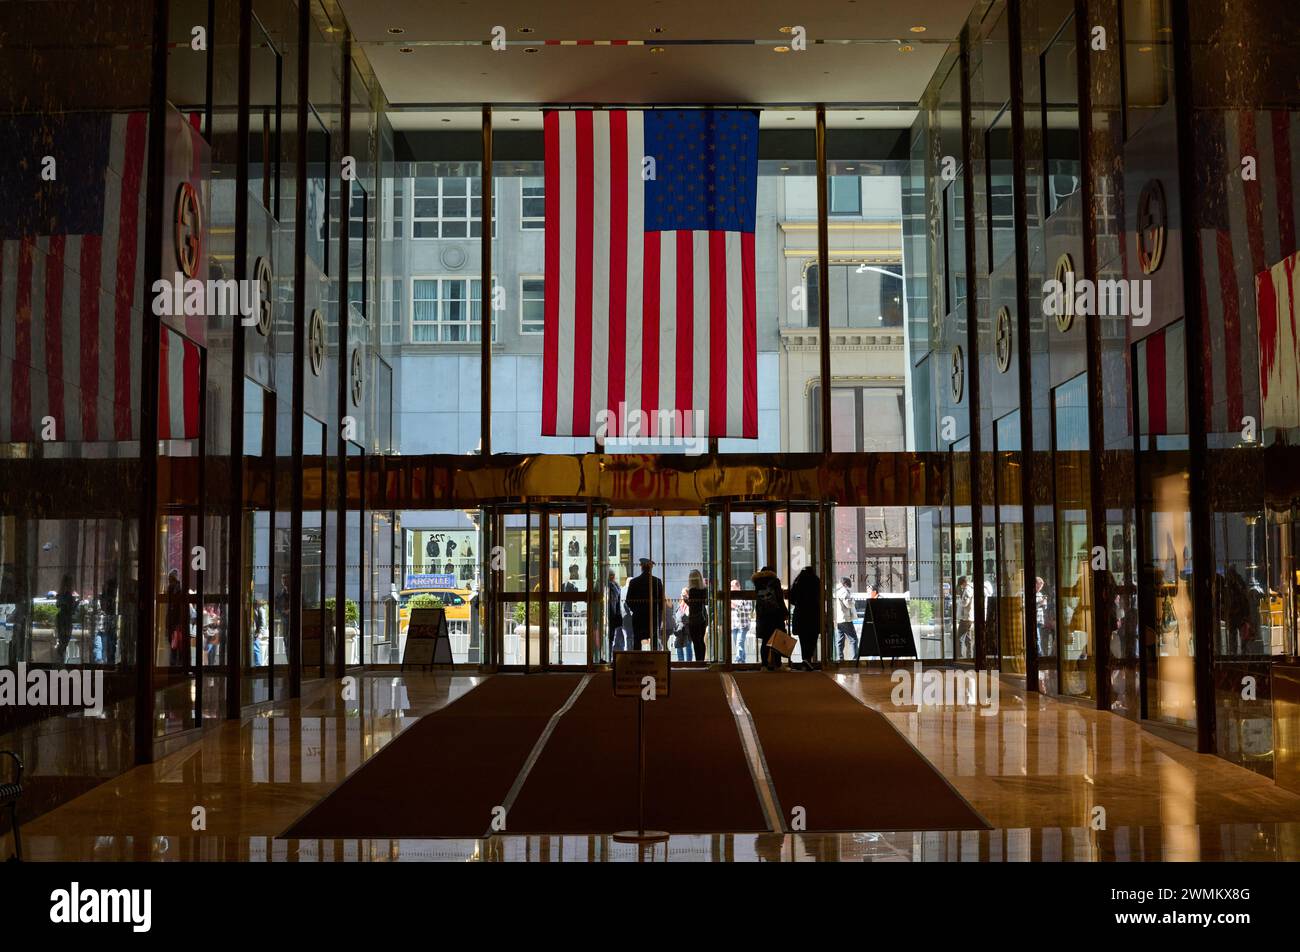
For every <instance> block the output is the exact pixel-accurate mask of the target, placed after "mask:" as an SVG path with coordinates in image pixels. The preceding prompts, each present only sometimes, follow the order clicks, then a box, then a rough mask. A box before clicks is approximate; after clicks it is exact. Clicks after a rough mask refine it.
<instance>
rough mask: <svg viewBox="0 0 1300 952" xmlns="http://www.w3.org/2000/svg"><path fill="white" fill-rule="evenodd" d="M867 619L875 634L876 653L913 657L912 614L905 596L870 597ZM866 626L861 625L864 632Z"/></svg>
mask: <svg viewBox="0 0 1300 952" xmlns="http://www.w3.org/2000/svg"><path fill="white" fill-rule="evenodd" d="M867 615H868V616H869V618H868V620H869V621H871V622H872V627H873V628H874V629H875V635H876V654H878V655H879V656H880V657H881V658H915V657H917V654H916V640H915V639H914V638H913V637H912V616H911V615H910V614H909V613H908V610H907V599H906V598H872V599H868V601H867ZM865 630H866V626H865V625H863V631H864V633H865Z"/></svg>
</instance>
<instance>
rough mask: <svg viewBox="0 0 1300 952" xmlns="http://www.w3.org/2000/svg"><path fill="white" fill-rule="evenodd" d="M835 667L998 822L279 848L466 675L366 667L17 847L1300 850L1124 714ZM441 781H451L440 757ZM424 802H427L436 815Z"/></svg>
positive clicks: (848, 855) (1197, 764) (1285, 812)
mask: <svg viewBox="0 0 1300 952" xmlns="http://www.w3.org/2000/svg"><path fill="white" fill-rule="evenodd" d="M823 676H825V675H820V674H801V673H793V672H787V673H782V674H779V675H773V677H790V678H796V677H823ZM832 676H833V677H835V678H836V680H837V681H838V682H839V683H840V684H841V685H842V686H843V687H844V688H845V689H846V690H848V691H850V692H851V693H852V694H854V695H855V696H856V697H858V698H859V699H861V700H862V701H863V702H864V703H866V704H868V705H870V706H872V707H875V708H877V709H879V710H881V711H882V712H884V713H885V714H886V715H887V716H888V717H889V719H890V720H891V722H892V723H893V724H894V725H895V726H896V727H897V728H898V729H899V730H900V731H901V732H902V733H903V734H904V735H905V736H906V737H907V738H908V739H909V740H910V741H911V742H912V743H913V744H914V745H915V746H916V747H917V749H918V750H919V751H920V752H921V753H922V754H923V755H924V756H925V757H927V758H928V759H929V760H930V761H931V762H932V763H933V764H934V765H935V766H936V767H937V768H938V769H939V770H940V771H941V772H942V773H943V774H944V776H945V777H946V778H947V779H948V781H949V782H950V783H951V784H952V785H953V786H954V787H955V788H956V789H957V790H958V791H959V792H960V793H961V794H962V795H963V796H965V797H966V798H967V800H969V801H970V803H971V805H972V806H974V807H975V809H977V810H978V811H979V812H980V813H981V814H983V815H984V816H985V817H986V818H988V820H989V822H990V823H991V824H992V825H993V826H994V829H993V830H991V831H971V832H946V833H943V832H941V833H913V832H907V831H863V832H860V833H851V834H816V835H806V834H799V833H770V834H757V835H755V834H745V835H713V836H700V835H693V836H678V837H673V838H672V839H671V840H670V841H669V842H668V843H667V844H659V845H657V846H655V847H653V848H651V847H645V848H638V847H637V846H635V845H628V844H622V843H614V842H613V840H612V839H611V838H610V837H605V836H563V837H561V836H510V835H504V834H503V835H499V836H496V837H493V838H491V839H487V840H384V839H374V840H324V841H321V840H282V839H276V836H277V835H278V834H279V833H280V832H282V831H283V830H285V829H287V828H288V827H289V826H290V825H291V824H292V823H293V821H294V820H296V819H297V818H298V817H299V816H301V815H302V814H303V813H305V812H306V811H307V810H308V809H309V808H310V807H311V806H312V805H313V804H314V803H315V802H316V801H318V800H319V799H320V798H322V797H324V796H325V795H326V794H328V793H329V792H330V791H331V790H332V789H333V788H334V787H335V786H337V785H338V784H339V783H340V782H341V781H342V780H343V779H344V778H346V777H347V776H348V775H349V774H350V773H351V772H352V771H354V770H356V769H357V768H358V767H359V766H360V765H361V764H363V763H364V762H365V761H366V760H367V759H368V758H370V757H372V756H374V754H375V753H376V752H377V751H378V750H380V749H381V748H382V747H383V746H384V745H385V744H387V743H388V742H389V741H390V740H392V739H393V737H394V736H396V734H397V733H399V732H400V731H401V730H402V729H404V728H405V727H407V726H409V725H410V724H411V723H413V722H414V721H415V720H416V719H418V718H419V717H420V716H422V715H423V714H427V713H429V712H431V711H435V710H437V709H439V708H440V707H443V706H445V705H447V704H449V703H451V702H452V701H454V700H455V699H456V698H458V697H459V696H461V695H462V694H463V693H464V692H466V691H468V690H472V689H473V688H474V687H475V686H476V685H477V684H479V683H481V681H482V678H481V677H472V676H461V675H455V676H452V675H402V676H398V677H394V676H391V675H388V674H374V675H366V676H363V677H361V678H358V679H357V681H356V685H357V689H356V694H357V699H356V700H343V699H342V698H341V696H340V694H341V691H340V685H338V684H337V683H335V684H333V685H330V684H324V685H322V687H321V689H320V690H319V691H317V692H316V693H315V694H314V695H313V696H311V697H308V698H304V699H303V700H301V701H298V702H293V703H289V704H286V705H284V706H282V707H279V708H277V709H275V710H273V711H271V712H268V713H266V714H263V715H260V716H256V717H251V718H246V719H244V720H243V721H241V722H233V721H232V722H228V723H224V724H222V725H221V726H219V727H217V728H214V729H212V730H210V731H209V732H208V733H207V734H206V735H205V736H204V737H203V738H202V739H201V740H199V741H197V742H196V743H194V744H192V745H190V746H189V747H186V748H184V749H183V750H180V751H178V752H176V753H174V754H171V755H169V756H167V757H165V758H163V759H162V760H160V761H159V762H158V763H156V764H153V765H151V766H148V767H141V768H137V769H134V770H132V771H130V772H128V773H126V774H124V775H122V776H120V777H117V778H116V779H114V780H111V781H109V782H107V783H104V784H102V785H100V786H98V787H96V788H95V789H93V790H91V791H89V792H88V793H85V794H83V795H82V796H80V797H78V798H76V799H75V800H72V801H71V802H69V803H66V804H65V805H63V806H61V807H59V808H58V809H55V810H53V811H51V812H50V813H47V814H45V815H44V816H42V817H40V818H39V819H37V820H35V821H33V822H31V823H30V824H28V825H27V826H25V827H24V830H23V842H24V848H25V853H26V855H27V857H28V858H29V859H33V860H53V859H102V860H164V861H167V860H253V861H264V860H275V861H299V862H303V861H392V860H452V861H458V862H461V861H526V862H584V861H630V862H635V861H639V860H640V861H663V860H665V859H668V860H672V861H691V860H699V861H720V860H770V861H780V860H856V861H861V860H870V861H894V862H897V861H931V860H983V861H993V862H1000V861H1010V860H1015V861H1021V860H1049V861H1055V860H1067V861H1074V860H1085V861H1086V860H1119V861H1125V860H1188V861H1195V860H1218V859H1242V860H1294V859H1300V796H1297V795H1295V794H1291V793H1288V792H1286V791H1284V790H1282V789H1280V788H1278V787H1277V786H1275V785H1274V784H1273V783H1272V782H1271V781H1270V780H1268V779H1267V778H1265V777H1261V776H1259V775H1257V774H1255V773H1252V772H1250V771H1248V770H1245V769H1242V768H1239V767H1236V766H1233V765H1232V764H1229V763H1227V762H1226V761H1223V760H1221V759H1219V758H1217V757H1213V756H1210V755H1202V754H1196V753H1193V752H1191V751H1189V750H1187V749H1185V748H1183V747H1180V746H1178V745H1177V744H1174V743H1172V742H1170V741H1167V740H1163V739H1161V738H1159V737H1156V736H1154V735H1152V734H1150V733H1148V732H1146V731H1144V730H1143V729H1142V728H1140V727H1139V726H1137V725H1136V724H1134V723H1132V722H1130V721H1127V720H1124V719H1122V718H1120V717H1117V716H1114V715H1111V714H1104V713H1100V712H1097V711H1093V710H1089V709H1086V708H1083V707H1079V706H1076V705H1073V704H1068V703H1061V702H1057V701H1054V700H1051V699H1049V698H1044V697H1041V696H1039V695H1036V694H1026V693H1025V692H1024V691H1023V690H1019V689H1017V687H1016V686H1015V682H1013V681H1004V682H1003V683H1002V690H1001V693H1000V704H999V709H998V711H997V713H996V714H993V715H991V716H982V715H981V713H980V712H979V709H978V708H971V707H965V706H947V707H944V706H935V707H931V706H927V707H924V708H920V709H918V708H915V707H901V708H900V707H895V706H894V705H893V704H892V703H891V699H890V689H891V687H892V684H891V681H890V680H889V678H888V676H887V675H886V674H885V673H882V672H870V673H868V672H865V671H864V672H862V673H847V674H837V675H832ZM446 777H447V779H446V782H447V783H455V782H456V765H455V764H448V765H447V771H446ZM436 801H437V791H436V790H433V791H430V804H431V808H432V809H436ZM374 809H375V810H376V811H382V810H383V809H384V805H383V803H382V802H378V803H375V804H374ZM6 850H7V847H6Z"/></svg>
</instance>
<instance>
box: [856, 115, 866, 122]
mask: <svg viewBox="0 0 1300 952" xmlns="http://www.w3.org/2000/svg"><path fill="white" fill-rule="evenodd" d="M866 118H867V117H866V116H854V117H853V120H854V121H855V122H864V121H866Z"/></svg>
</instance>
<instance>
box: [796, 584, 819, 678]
mask: <svg viewBox="0 0 1300 952" xmlns="http://www.w3.org/2000/svg"><path fill="white" fill-rule="evenodd" d="M821 600H822V583H821V579H819V578H818V577H817V573H816V572H815V571H813V567H812V566H811V565H807V566H804V569H803V571H801V572H800V573H799V574H798V575H797V576H796V577H795V580H794V584H793V585H791V586H790V607H791V608H792V609H793V610H794V612H793V614H794V617H793V618H792V619H791V622H790V627H791V628H793V629H794V631H793V632H791V633H792V634H793V635H794V636H795V637H796V638H798V639H799V653H800V654H801V655H802V656H803V662H802V663H801V664H800V665H799V667H800V668H801V669H802V670H804V671H812V670H813V666H812V662H813V659H814V658H815V657H816V656H817V642H818V640H819V639H820V638H821V633H822V609H821Z"/></svg>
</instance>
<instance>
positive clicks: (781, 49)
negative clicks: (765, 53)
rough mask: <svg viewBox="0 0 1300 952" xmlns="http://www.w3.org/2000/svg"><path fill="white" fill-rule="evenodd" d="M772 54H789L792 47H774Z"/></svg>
mask: <svg viewBox="0 0 1300 952" xmlns="http://www.w3.org/2000/svg"><path fill="white" fill-rule="evenodd" d="M772 52H773V53H789V52H790V47H788V46H774V47H772Z"/></svg>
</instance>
